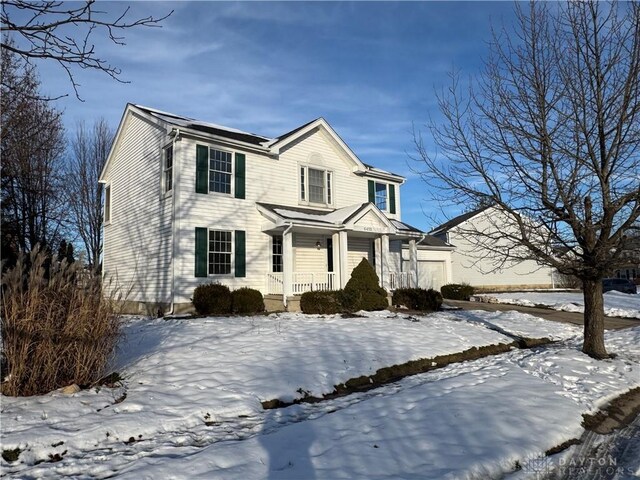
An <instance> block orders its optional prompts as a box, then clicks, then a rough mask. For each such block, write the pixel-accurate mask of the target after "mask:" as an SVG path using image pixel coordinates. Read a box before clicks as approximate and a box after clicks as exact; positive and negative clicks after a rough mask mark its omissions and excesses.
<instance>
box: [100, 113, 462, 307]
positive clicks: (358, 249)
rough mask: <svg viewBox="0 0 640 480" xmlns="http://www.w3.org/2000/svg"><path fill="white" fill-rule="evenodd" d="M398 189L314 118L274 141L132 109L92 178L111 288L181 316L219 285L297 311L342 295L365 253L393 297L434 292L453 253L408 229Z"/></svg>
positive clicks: (446, 275)
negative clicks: (97, 186) (101, 208)
mask: <svg viewBox="0 0 640 480" xmlns="http://www.w3.org/2000/svg"><path fill="white" fill-rule="evenodd" d="M404 181H405V179H404V178H403V177H401V176H399V175H396V174H393V173H390V172H386V171H384V170H380V169H378V168H375V167H372V166H370V165H366V164H364V163H362V161H360V159H359V158H358V157H357V156H356V155H355V154H354V153H353V152H352V151H351V149H350V148H349V147H348V146H347V145H346V144H345V143H344V142H343V141H342V139H341V138H340V137H339V136H338V135H337V134H336V132H335V131H334V130H333V129H332V128H331V126H330V125H329V124H328V123H327V122H326V121H325V120H324V119H322V118H318V119H316V120H314V121H312V122H309V123H307V124H305V125H302V126H301V127H298V128H296V129H295V130H292V131H291V132H288V133H286V134H284V135H281V136H280V137H277V138H268V137H264V136H259V135H254V134H251V133H246V132H242V131H239V130H235V129H232V128H227V127H222V126H219V125H215V124H211V123H206V122H201V121H197V120H193V119H190V118H187V117H182V116H178V115H173V114H170V113H166V112H161V111H158V110H154V109H151V108H147V107H142V106H139V105H132V104H128V105H127V107H126V109H125V112H124V115H123V117H122V120H121V122H120V126H119V127H118V131H117V134H116V139H115V142H114V145H113V147H112V150H111V152H110V154H109V158H108V159H107V163H106V165H105V167H104V170H103V172H102V175H101V177H100V182H101V183H103V184H104V185H105V213H104V254H103V272H104V276H105V287H106V291H107V293H110V292H113V290H114V288H119V289H120V291H121V292H124V293H125V294H126V300H127V302H126V306H127V310H129V311H151V312H155V311H156V310H158V309H161V310H163V311H164V312H165V313H167V312H178V311H184V310H187V309H190V308H191V303H190V298H191V296H192V294H193V291H194V289H195V287H196V286H198V285H199V284H202V283H206V282H212V281H215V282H220V283H223V284H226V285H228V286H229V287H230V288H231V289H236V288H240V287H245V286H246V287H252V288H255V289H258V290H260V291H261V292H262V293H263V294H264V295H265V298H266V299H267V304H268V306H270V307H271V308H274V309H275V308H283V307H285V306H287V307H289V308H290V309H291V308H295V303H296V299H297V297H296V296H297V295H299V294H301V293H303V292H304V291H307V290H319V289H338V288H341V287H344V285H345V284H346V282H347V281H348V279H349V278H350V275H351V271H352V269H353V267H354V266H355V265H356V264H357V263H358V262H359V261H360V260H361V259H362V258H363V257H364V258H367V259H368V260H369V261H370V262H371V263H372V264H373V265H374V266H375V268H376V270H377V272H378V275H379V277H380V279H381V283H382V285H383V286H384V287H385V288H387V289H388V290H391V289H394V288H397V287H400V286H414V285H421V286H427V287H439V286H440V285H441V284H443V283H447V282H449V281H451V251H452V249H453V248H452V247H451V246H450V245H448V244H447V243H446V242H444V241H442V240H439V239H437V238H435V237H431V236H429V235H426V234H425V233H423V232H421V231H419V230H418V229H415V228H413V227H411V226H410V225H407V224H405V223H403V222H402V219H401V210H400V197H401V192H400V187H401V185H402V184H403V183H404Z"/></svg>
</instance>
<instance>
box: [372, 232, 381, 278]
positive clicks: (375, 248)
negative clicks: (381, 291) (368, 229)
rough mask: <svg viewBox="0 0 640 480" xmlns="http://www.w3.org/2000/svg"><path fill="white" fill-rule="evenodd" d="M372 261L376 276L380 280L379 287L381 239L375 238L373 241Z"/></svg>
mask: <svg viewBox="0 0 640 480" xmlns="http://www.w3.org/2000/svg"><path fill="white" fill-rule="evenodd" d="M373 253H374V255H373V257H374V258H373V261H374V262H375V264H376V269H375V270H376V275H378V279H379V280H380V286H382V284H383V281H382V279H383V277H382V238H381V237H376V238H375V239H374V240H373Z"/></svg>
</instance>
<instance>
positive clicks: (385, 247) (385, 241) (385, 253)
mask: <svg viewBox="0 0 640 480" xmlns="http://www.w3.org/2000/svg"><path fill="white" fill-rule="evenodd" d="M380 244H381V245H380V246H381V254H380V256H381V257H382V258H381V259H380V260H381V261H380V266H381V267H382V268H381V270H382V276H381V277H380V284H381V286H382V288H384V289H385V290H386V289H387V288H388V285H389V278H388V277H389V271H390V269H389V235H381V236H380Z"/></svg>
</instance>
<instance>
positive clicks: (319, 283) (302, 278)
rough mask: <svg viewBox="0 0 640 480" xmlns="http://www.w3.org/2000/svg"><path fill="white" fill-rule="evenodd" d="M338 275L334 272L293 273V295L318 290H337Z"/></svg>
mask: <svg viewBox="0 0 640 480" xmlns="http://www.w3.org/2000/svg"><path fill="white" fill-rule="evenodd" d="M337 287H338V285H337V283H336V274H335V273H334V272H312V273H306V272H293V288H292V290H293V294H294V295H300V294H301V293H304V292H309V291H316V290H335V289H336V288H337Z"/></svg>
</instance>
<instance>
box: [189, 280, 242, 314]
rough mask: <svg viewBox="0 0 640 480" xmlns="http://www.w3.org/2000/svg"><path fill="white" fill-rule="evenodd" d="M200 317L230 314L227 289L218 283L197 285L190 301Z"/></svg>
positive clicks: (230, 301)
mask: <svg viewBox="0 0 640 480" xmlns="http://www.w3.org/2000/svg"><path fill="white" fill-rule="evenodd" d="M191 301H192V302H193V306H194V307H195V309H196V311H197V312H198V313H199V314H200V315H212V314H227V313H231V305H232V297H231V291H230V290H229V287H227V286H226V285H221V284H219V283H206V284H204V285H199V286H198V287H196V289H195V291H194V292H193V298H192V299H191Z"/></svg>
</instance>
